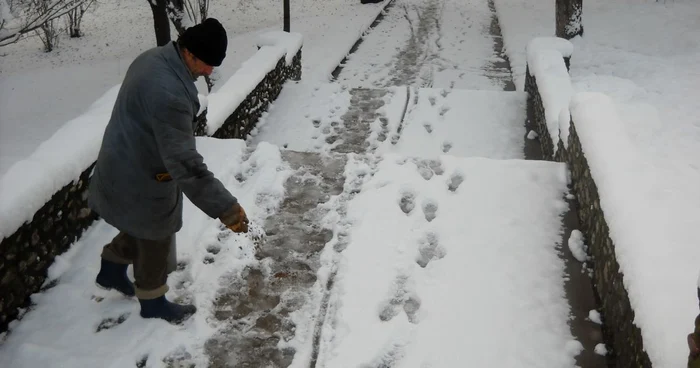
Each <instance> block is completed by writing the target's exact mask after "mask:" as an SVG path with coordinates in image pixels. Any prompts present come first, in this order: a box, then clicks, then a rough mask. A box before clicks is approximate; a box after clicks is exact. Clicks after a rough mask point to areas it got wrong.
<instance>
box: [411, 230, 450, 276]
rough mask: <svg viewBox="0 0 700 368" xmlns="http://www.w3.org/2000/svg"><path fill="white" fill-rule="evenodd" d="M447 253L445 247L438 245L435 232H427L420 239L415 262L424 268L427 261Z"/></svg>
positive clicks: (439, 257)
mask: <svg viewBox="0 0 700 368" xmlns="http://www.w3.org/2000/svg"><path fill="white" fill-rule="evenodd" d="M446 254H447V251H446V250H445V248H443V247H442V246H441V245H440V242H439V240H438V236H437V234H435V233H433V232H428V233H427V234H426V235H425V237H423V238H422V239H421V240H420V244H419V245H418V256H417V257H416V263H418V265H419V266H421V267H423V268H425V267H427V266H428V263H430V261H432V260H434V259H441V258H443V257H444V256H445V255H446Z"/></svg>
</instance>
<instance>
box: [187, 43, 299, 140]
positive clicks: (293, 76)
mask: <svg viewBox="0 0 700 368" xmlns="http://www.w3.org/2000/svg"><path fill="white" fill-rule="evenodd" d="M300 79H301V50H299V51H298V52H297V53H296V55H294V59H292V63H291V64H290V65H287V62H286V58H285V57H282V58H281V59H280V60H279V61H278V62H277V66H276V67H275V69H274V70H272V71H271V72H269V73H268V74H267V75H266V76H265V78H264V79H263V80H262V81H261V82H260V83H259V84H258V85H257V86H256V87H255V89H254V90H253V91H252V92H251V93H250V94H248V97H247V98H246V99H245V100H244V101H243V102H242V103H241V104H240V105H238V107H237V108H236V110H235V111H234V112H233V114H231V115H230V116H229V117H228V118H227V119H226V120H225V121H224V124H223V125H222V126H221V128H219V129H218V130H216V132H215V133H214V134H212V136H213V137H215V138H244V137H245V136H247V135H248V134H249V133H250V131H251V130H253V128H255V125H256V124H257V122H258V120H259V119H260V116H261V115H262V114H263V112H265V111H267V108H268V107H269V106H270V103H272V102H273V101H274V100H275V99H277V97H278V96H279V94H280V92H282V87H283V86H284V83H285V82H287V80H300ZM206 131H207V127H206V119H204V120H202V121H200V122H199V124H198V125H197V128H196V129H195V135H198V136H203V135H206Z"/></svg>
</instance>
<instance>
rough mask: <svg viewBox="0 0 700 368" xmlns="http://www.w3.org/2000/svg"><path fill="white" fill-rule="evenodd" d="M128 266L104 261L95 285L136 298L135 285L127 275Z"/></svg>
mask: <svg viewBox="0 0 700 368" xmlns="http://www.w3.org/2000/svg"><path fill="white" fill-rule="evenodd" d="M127 267H129V265H127V264H119V263H114V262H110V261H107V260H105V259H102V264H101V267H100V273H98V274H97V279H95V283H97V286H99V287H101V288H103V289H107V290H116V291H118V292H120V293H122V294H124V296H127V297H132V296H134V294H135V292H134V284H133V283H132V282H131V280H129V276H127V275H126V269H127Z"/></svg>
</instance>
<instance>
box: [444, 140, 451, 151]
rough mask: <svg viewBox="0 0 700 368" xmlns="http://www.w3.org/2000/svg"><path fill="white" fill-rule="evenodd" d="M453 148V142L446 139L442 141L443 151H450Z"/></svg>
mask: <svg viewBox="0 0 700 368" xmlns="http://www.w3.org/2000/svg"><path fill="white" fill-rule="evenodd" d="M451 149H452V143H450V142H448V141H445V142H442V152H444V153H448V152H450V150H451Z"/></svg>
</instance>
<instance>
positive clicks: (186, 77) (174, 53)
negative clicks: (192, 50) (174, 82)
mask: <svg viewBox="0 0 700 368" xmlns="http://www.w3.org/2000/svg"><path fill="white" fill-rule="evenodd" d="M163 49H164V50H163V56H164V57H165V60H166V62H167V64H168V66H170V68H172V69H173V71H175V74H176V75H177V76H178V78H179V79H180V80H181V81H182V83H183V84H184V85H185V87H186V88H187V90H188V92H189V93H190V94H192V96H191V97H192V98H193V99H195V100H197V99H198V98H197V93H198V92H197V87H196V86H195V84H194V82H195V80H196V78H195V77H194V76H193V75H192V73H191V72H190V70H189V69H188V68H187V65H185V61H184V60H183V59H182V54H181V53H180V48H179V47H178V46H177V43H176V42H175V41H173V42H171V43H170V44H168V45H165V46H163Z"/></svg>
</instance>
